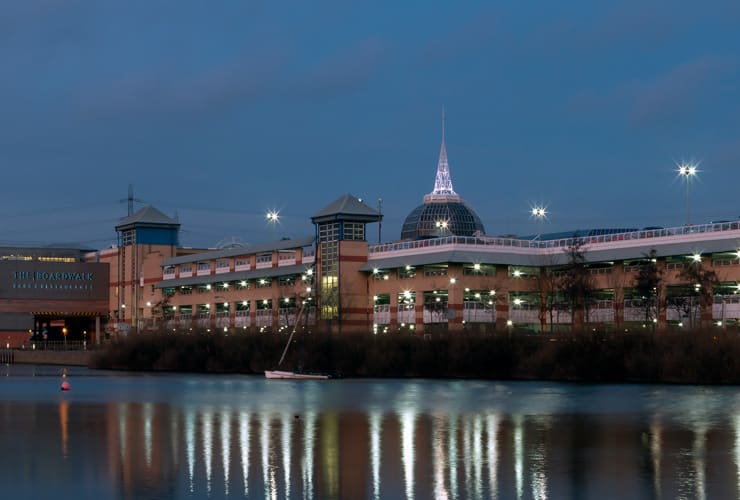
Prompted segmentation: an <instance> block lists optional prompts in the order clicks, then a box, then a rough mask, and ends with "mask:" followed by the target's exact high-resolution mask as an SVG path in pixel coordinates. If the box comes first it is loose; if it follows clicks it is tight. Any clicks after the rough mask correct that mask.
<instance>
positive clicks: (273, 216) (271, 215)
mask: <svg viewBox="0 0 740 500" xmlns="http://www.w3.org/2000/svg"><path fill="white" fill-rule="evenodd" d="M265 217H266V218H267V223H268V224H269V225H270V229H271V231H272V237H273V238H275V228H276V227H277V225H278V224H280V213H279V212H278V211H277V210H270V211H269V212H267V215H265Z"/></svg>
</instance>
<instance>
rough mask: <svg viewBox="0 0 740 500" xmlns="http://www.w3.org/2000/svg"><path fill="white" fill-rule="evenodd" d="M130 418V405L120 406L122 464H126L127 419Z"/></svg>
mask: <svg viewBox="0 0 740 500" xmlns="http://www.w3.org/2000/svg"><path fill="white" fill-rule="evenodd" d="M127 416H128V403H121V404H120V405H118V436H119V439H120V440H121V444H120V446H121V463H126V418H127Z"/></svg>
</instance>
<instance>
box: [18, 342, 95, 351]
mask: <svg viewBox="0 0 740 500" xmlns="http://www.w3.org/2000/svg"><path fill="white" fill-rule="evenodd" d="M91 347H92V346H91V345H90V343H88V342H87V341H85V340H67V341H64V340H27V341H25V342H24V343H23V346H22V347H21V348H22V349H28V350H33V351H87V350H89V349H90V348H91Z"/></svg>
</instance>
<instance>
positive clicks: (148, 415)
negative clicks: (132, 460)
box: [143, 403, 154, 469]
mask: <svg viewBox="0 0 740 500" xmlns="http://www.w3.org/2000/svg"><path fill="white" fill-rule="evenodd" d="M143 413H144V458H145V460H146V467H147V469H149V468H151V466H152V418H153V413H154V410H153V408H152V404H151V403H144V408H143Z"/></svg>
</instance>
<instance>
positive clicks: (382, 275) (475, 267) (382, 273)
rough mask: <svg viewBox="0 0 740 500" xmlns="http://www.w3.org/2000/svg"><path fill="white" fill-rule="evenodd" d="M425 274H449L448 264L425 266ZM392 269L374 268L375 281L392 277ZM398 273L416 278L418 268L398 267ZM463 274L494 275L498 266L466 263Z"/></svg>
mask: <svg viewBox="0 0 740 500" xmlns="http://www.w3.org/2000/svg"><path fill="white" fill-rule="evenodd" d="M423 270H424V276H427V277H430V276H447V273H448V265H447V264H438V265H431V266H424V268H423ZM390 274H391V271H390V270H387V269H377V268H376V269H373V279H375V281H385V280H388V279H389V278H390ZM396 274H397V275H398V278H399V279H412V278H416V268H415V267H414V266H405V267H401V268H398V269H396ZM463 274H464V275H466V276H494V275H495V274H496V266H492V265H483V264H466V265H464V266H463Z"/></svg>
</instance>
